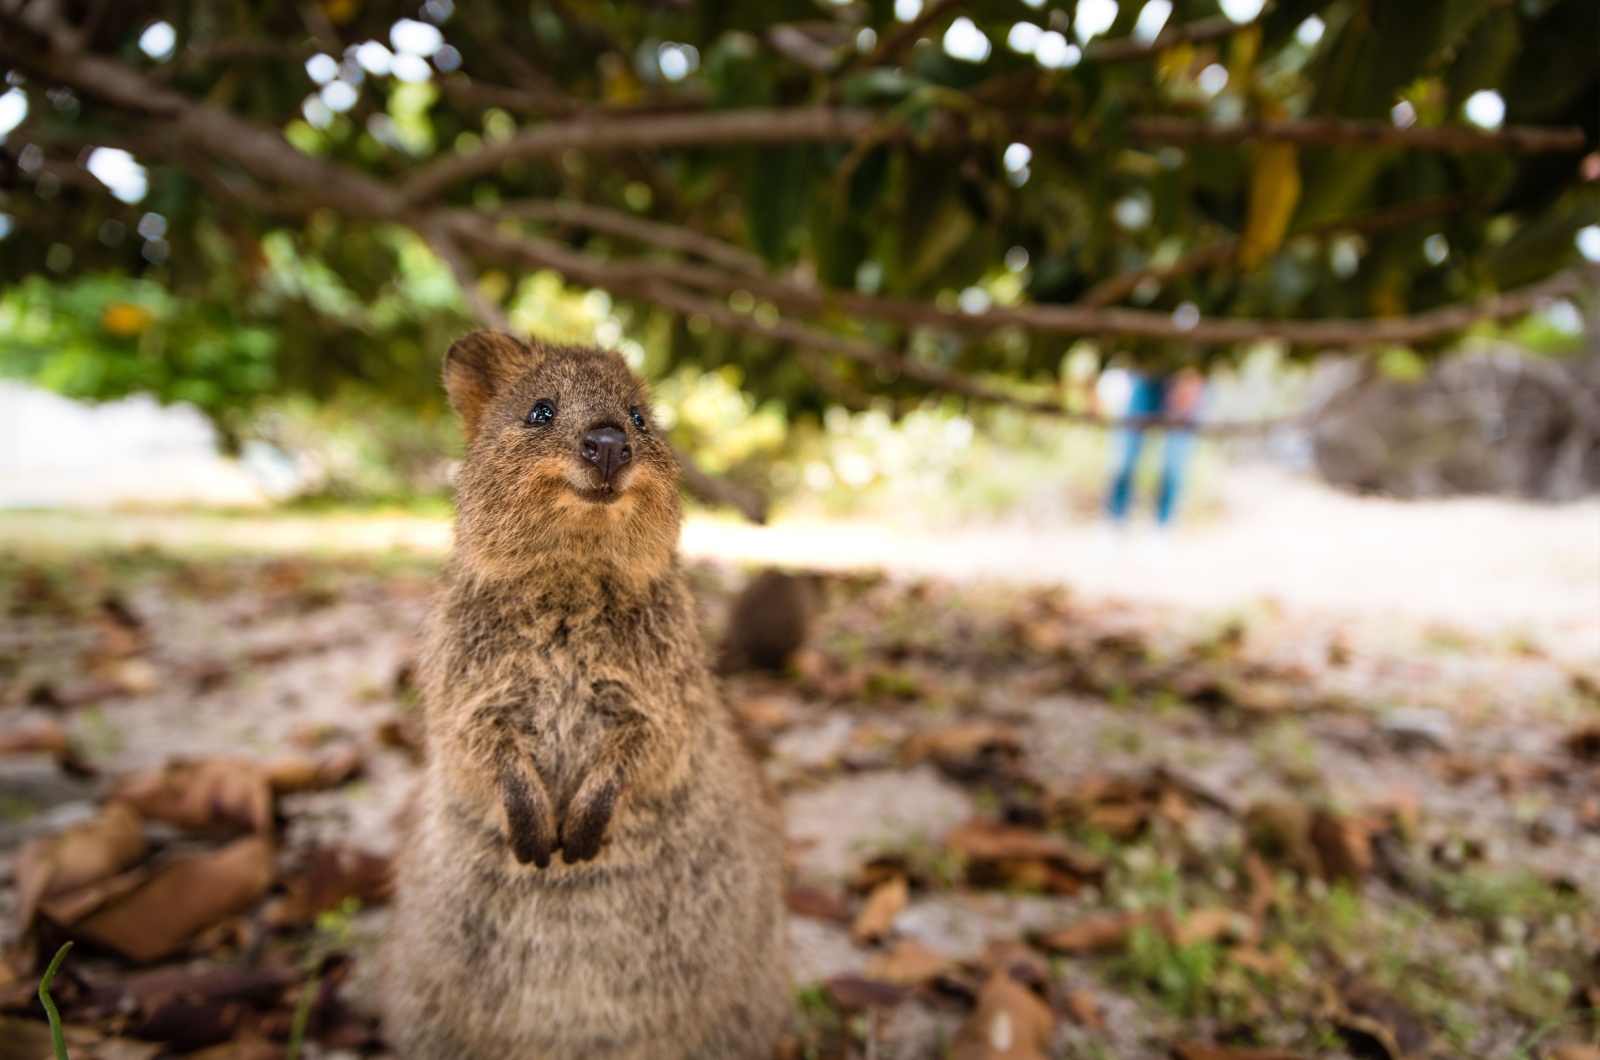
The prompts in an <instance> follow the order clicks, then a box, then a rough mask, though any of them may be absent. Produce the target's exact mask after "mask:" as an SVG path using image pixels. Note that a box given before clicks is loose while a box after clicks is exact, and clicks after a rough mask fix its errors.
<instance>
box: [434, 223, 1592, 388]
mask: <svg viewBox="0 0 1600 1060" xmlns="http://www.w3.org/2000/svg"><path fill="white" fill-rule="evenodd" d="M448 215H449V216H450V217H452V218H454V221H453V222H452V223H453V224H455V225H456V226H457V231H458V232H459V233H461V238H463V239H467V240H469V241H478V242H483V241H485V240H487V239H489V238H490V233H491V232H493V226H492V225H491V224H490V222H489V220H488V218H485V217H483V216H481V215H478V214H476V213H475V212H474V211H470V210H453V211H448ZM486 229H488V231H486ZM494 238H496V239H498V238H501V237H499V235H498V233H494ZM515 242H516V243H517V245H518V246H519V247H520V248H521V249H520V250H519V253H520V254H521V255H522V256H523V258H524V261H525V263H527V264H529V265H531V266H532V267H534V268H548V269H554V270H555V271H557V272H560V273H562V274H563V275H565V276H567V277H568V278H569V279H572V280H575V281H576V282H579V283H585V284H589V285H591V286H596V287H603V288H605V289H607V290H610V291H612V292H613V293H618V292H619V290H620V293H622V294H624V295H629V294H632V295H633V296H635V297H638V296H640V295H639V292H641V291H645V290H653V289H657V286H658V285H667V287H668V288H678V289H682V288H685V287H687V288H694V289H699V290H703V291H710V292H714V293H717V294H722V295H728V294H731V293H733V292H735V291H740V290H743V291H747V292H749V293H751V294H753V295H754V296H755V297H757V298H763V299H766V300H767V301H770V302H772V303H773V304H774V305H776V306H777V307H778V308H779V309H782V310H786V311H788V312H790V313H803V314H808V315H826V314H829V313H831V312H843V313H845V314H847V315H850V316H854V317H858V318H861V319H867V320H885V321H891V322H893V323H897V324H902V325H905V326H908V327H932V328H939V329H943V330H947V331H955V332H989V331H992V330H993V329H994V328H996V327H999V326H1002V325H1015V326H1018V327H1023V328H1026V329H1028V330H1031V331H1035V332H1048V333H1054V334H1064V335H1124V336H1131V337H1137V338H1148V339H1165V340H1170V341H1177V342H1184V343H1189V344H1193V345H1197V346H1200V345H1225V344H1233V343H1243V342H1257V341H1261V340H1263V339H1276V340H1279V341H1283V342H1290V343H1296V344H1301V345H1309V346H1324V347H1347V346H1381V345H1390V344H1403V343H1414V342H1429V341H1432V340H1434V339H1438V338H1442V337H1445V336H1447V335H1451V334H1454V333H1456V332H1459V331H1462V330H1465V329H1466V328H1468V327H1470V326H1472V325H1473V324H1475V323H1478V322H1479V321H1482V320H1503V319H1506V318H1509V317H1514V316H1520V315H1522V314H1525V313H1528V312H1530V311H1531V310H1533V309H1536V308H1538V306H1539V305H1541V304H1542V303H1544V302H1547V301H1550V300H1552V299H1556V298H1561V297H1564V296H1566V295H1569V294H1573V293H1575V292H1577V291H1579V290H1583V289H1584V288H1586V287H1589V286H1592V285H1594V284H1595V283H1596V282H1597V281H1600V265H1587V266H1582V267H1579V268H1576V269H1572V270H1569V271H1567V272H1563V273H1559V274H1557V275H1555V276H1553V277H1550V278H1549V279H1546V280H1544V281H1543V282H1541V283H1537V284H1534V285H1532V286H1530V287H1525V288H1521V289H1520V290H1517V291H1510V292H1506V293H1503V294H1496V295H1493V296H1491V297H1489V298H1486V299H1483V300H1481V301H1479V302H1476V303H1471V304H1464V305H1456V306H1448V307H1443V308H1439V309H1433V310H1428V311H1425V312H1422V313H1418V314H1415V315H1412V316H1404V317H1385V318H1372V319H1342V318H1332V319H1325V320H1260V319H1245V318H1227V317H1215V318H1209V319H1207V318H1202V319H1200V320H1198V321H1195V322H1193V323H1190V322H1188V321H1183V320H1180V319H1177V318H1176V317H1175V316H1174V315H1173V314H1171V313H1163V312H1156V311H1151V310H1143V309H1121V308H1109V307H1103V306H1085V305H1076V304H1074V305H1055V304H1048V303H1046V304H1033V305H1020V306H993V307H991V308H990V309H989V310H988V311H987V312H983V313H966V312H963V311H961V310H959V309H943V308H940V307H939V306H937V305H932V304H929V303H927V302H919V301H913V300H911V299H905V298H887V297H880V296H872V295H862V294H857V293H854V292H849V291H826V290H822V289H819V288H814V287H802V286H800V285H799V284H796V283H794V282H792V281H788V280H779V279H774V278H770V277H767V276H764V275H755V274H748V273H746V274H736V273H728V272H724V271H722V270H720V269H713V268H708V267H706V266H703V265H696V264H693V263H690V262H673V261H644V260H639V259H630V260H621V261H616V260H612V261H608V260H605V259H602V258H598V257H594V256H593V255H589V254H586V253H584V252H582V251H576V250H573V249H572V248H570V247H567V246H564V245H561V244H558V243H555V242H552V241H550V240H544V239H539V238H537V237H529V236H524V237H522V238H520V239H517V240H515ZM643 297H644V298H645V300H647V301H649V300H654V298H653V297H652V296H651V295H649V294H644V295H643ZM730 312H731V310H730ZM733 316H734V318H736V319H741V320H742V319H745V318H744V316H743V314H738V313H735V314H733ZM714 319H715V318H714ZM837 352H844V351H843V350H840V351H837ZM846 356H851V354H849V353H846ZM870 363H881V362H879V361H872V362H870ZM912 363H913V364H914V362H912ZM911 371H912V369H907V374H908V375H909V374H910V372H911ZM913 378H914V376H913ZM935 385H938V384H935Z"/></svg>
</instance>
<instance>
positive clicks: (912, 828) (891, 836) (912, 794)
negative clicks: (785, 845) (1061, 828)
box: [784, 765, 974, 884]
mask: <svg viewBox="0 0 1600 1060" xmlns="http://www.w3.org/2000/svg"><path fill="white" fill-rule="evenodd" d="M973 812H974V810H973V804H972V800H971V798H969V797H968V795H967V793H966V792H964V791H962V790H961V789H960V788H958V787H956V786H955V785H954V784H952V783H950V782H949V781H947V780H944V779H943V778H942V777H940V775H939V774H938V773H937V772H936V771H935V770H934V769H933V768H932V767H931V766H926V765H924V766H918V767H917V768H915V769H908V770H881V771H878V772H872V773H860V774H856V775H853V776H847V777H844V778H842V779H840V780H837V781H834V782H832V783H830V784H828V785H826V786H824V787H821V788H817V789H815V790H811V791H803V792H798V793H796V794H794V795H791V796H790V797H789V798H788V799H787V800H785V804H784V816H785V819H786V820H787V821H788V829H789V838H790V840H791V841H792V842H793V843H794V844H795V845H796V846H797V847H798V848H799V850H798V852H797V854H796V866H795V869H796V876H797V877H798V878H799V879H802V880H806V881H808V882H815V883H822V884H827V883H838V882H842V881H844V880H846V879H849V878H850V877H851V876H852V875H853V874H854V873H855V871H856V869H857V868H858V867H859V866H860V864H861V862H862V861H864V860H865V859H866V858H868V857H870V856H871V855H872V854H874V853H876V852H880V851H885V850H891V851H892V850H904V849H906V848H907V847H909V846H913V845H916V844H919V843H920V844H927V845H928V846H930V847H936V846H938V845H939V842H940V840H942V839H943V837H944V834H945V833H946V832H948V831H949V830H950V829H951V828H954V827H955V826H956V825H958V824H960V823H961V822H962V821H964V820H966V819H967V818H969V817H971V816H972V814H973Z"/></svg>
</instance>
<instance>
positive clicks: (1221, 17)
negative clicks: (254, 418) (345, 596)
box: [0, 0, 1600, 417]
mask: <svg viewBox="0 0 1600 1060" xmlns="http://www.w3.org/2000/svg"><path fill="white" fill-rule="evenodd" d="M1241 6H1244V7H1250V6H1252V5H1250V4H1248V3H1245V2H1244V0H1235V2H1232V3H1229V4H1227V5H1226V7H1227V8H1228V12H1227V13H1224V12H1223V11H1222V10H1220V9H1219V7H1218V5H1217V4H1216V3H1214V2H1212V0H1173V2H1171V3H1166V2H1165V0H1148V2H1145V3H1140V2H1139V0H1126V2H1123V3H1121V4H1120V5H1119V4H1114V3H1110V2H1109V0H1038V2H1037V3H1035V2H1034V0H1026V2H1025V0H972V2H968V3H955V2H950V0H924V2H923V3H921V4H919V3H916V2H915V0H898V2H895V3H890V2H888V0H873V2H868V0H853V2H850V3H834V2H826V0H747V2H745V3H740V4H730V3H723V2H704V3H687V2H670V0H659V2H653V3H611V2H603V0H531V2H526V0H525V2H519V3H508V4H461V5H460V6H459V7H457V6H455V5H453V4H452V3H451V2H450V0H429V2H428V3H425V4H421V5H419V4H417V3H415V2H405V3H390V2H375V0H321V2H320V3H310V4H302V5H285V4H277V3H268V2H264V0H230V2H227V3H224V2H221V0H125V2H121V3H116V4H108V3H102V2H97V0H0V67H4V68H5V69H6V70H8V71H9V73H8V81H9V83H10V85H11V86H12V87H11V89H10V95H8V96H7V97H6V98H7V100H8V101H9V102H8V104H6V105H9V106H10V107H11V108H12V112H13V113H15V112H16V111H17V110H19V109H20V104H21V102H22V101H25V102H26V116H25V118H24V119H23V120H22V121H21V123H20V124H19V125H18V126H17V127H16V128H15V129H13V130H12V131H11V132H10V133H9V135H7V136H6V137H5V139H4V143H3V151H4V156H3V158H0V167H3V168H0V182H3V184H4V187H5V191H4V195H5V198H4V203H3V207H0V208H3V210H4V213H5V217H6V219H5V220H4V221H3V222H0V227H3V229H4V230H5V231H6V235H5V238H4V240H3V242H0V249H3V253H0V283H3V284H4V285H6V287H5V289H6V293H5V295H4V300H3V302H0V307H3V308H0V336H3V342H4V344H5V345H6V352H5V354H4V358H5V360H6V361H7V363H9V364H10V365H11V366H12V367H13V368H17V367H19V366H20V367H21V368H22V369H23V370H26V371H29V372H32V373H34V374H37V375H38V376H39V377H41V378H43V379H45V380H46V381H48V382H50V383H52V384H53V385H56V386H59V387H61V388H63V389H66V390H69V391H72V392H75V393H80V394H84V395H88V396H109V395H113V394H118V393H124V392H127V391H129V390H134V389H139V390H150V391H154V392H156V393H158V394H160V395H162V396H164V397H170V398H183V399H187V400H193V401H195V402H197V403H198V404H200V405H201V406H202V407H204V408H207V409H209V410H211V411H212V412H213V413H214V414H216V415H218V416H219V417H221V416H225V415H226V414H227V413H228V412H229V411H230V410H235V409H241V408H247V407H248V406H249V405H250V404H251V403H252V401H254V400H255V398H256V397H258V396H259V395H262V394H269V393H281V392H285V391H301V392H307V393H310V394H313V395H328V394H332V393H335V392H337V391H339V390H341V389H348V388H351V387H368V388H373V389H374V390H376V391H378V392H380V393H381V394H382V395H383V396H384V397H385V398H386V399H387V400H390V401H394V402H398V403H403V404H410V405H415V406H417V407H424V406H426V405H427V404H428V403H429V402H431V401H434V400H436V398H434V397H433V396H432V395H433V390H434V386H433V378H434V377H433V365H434V363H435V362H436V358H437V356H438V353H439V351H440V350H441V349H442V348H443V347H444V345H446V344H447V342H448V338H449V337H450V336H451V335H452V334H454V333H455V332H457V331H459V330H460V329H462V328H464V327H465V326H467V323H468V316H467V315H466V312H467V308H466V307H470V311H471V314H472V315H474V316H476V317H477V318H478V319H480V320H483V321H489V322H493V321H496V320H499V319H502V318H503V314H504V312H505V306H506V305H507V304H508V303H509V301H510V299H511V296H512V295H513V293H514V292H515V291H516V289H517V287H518V284H517V282H516V279H515V278H519V277H522V276H525V275H527V274H529V273H532V272H536V271H539V270H553V271H554V272H556V273H558V274H560V275H561V276H563V277H564V278H565V279H566V280H567V281H568V282H569V283H571V284H573V285H575V286H578V287H599V288H603V289H605V290H606V291H608V292H609V293H610V294H611V295H612V296H613V297H614V299H615V305H616V307H617V311H618V312H619V314H620V315H621V318H622V320H623V322H624V323H625V325H626V326H627V327H628V329H629V330H630V331H631V332H632V333H633V334H635V335H639V336H645V335H648V336H650V341H649V342H648V345H649V347H650V350H651V352H652V354H654V355H655V357H656V358H657V361H656V363H655V365H654V367H656V368H657V369H659V370H666V369H670V368H671V367H673V366H674V365H676V364H678V363H682V362H692V363H695V364H698V365H703V366H715V365H720V364H736V365H738V366H740V368H741V369H742V370H743V372H744V378H745V380H746V385H747V386H749V387H750V388H751V389H752V390H754V391H755V392H757V393H758V394H761V395H762V396H767V397H771V396H776V397H779V398H781V399H783V400H784V401H786V402H787V403H788V404H789V406H790V407H791V408H804V407H817V406H820V405H822V404H825V403H827V402H830V401H843V402H846V403H849V402H853V401H858V400H864V399H865V398H866V397H867V396H868V395H873V394H889V395H915V394H918V393H922V392H925V391H926V390H928V389H930V388H932V389H945V390H953V391H956V392H958V393H966V394H968V395H971V396H977V397H999V398H1011V399H1015V398H1017V397H1018V396H1019V395H1021V396H1024V397H1027V399H1028V400H1032V401H1035V403H1036V404H1038V405H1039V406H1040V407H1048V406H1049V405H1050V404H1051V403H1052V401H1053V400H1054V399H1052V398H1051V397H1050V396H1049V393H1050V392H1049V391H1048V390H1046V389H1041V384H1042V385H1044V386H1048V384H1050V383H1051V382H1052V381H1053V380H1054V377H1055V373H1056V371H1057V369H1058V366H1059V365H1060V363H1061V359H1062V356H1063V353H1064V352H1065V351H1066V349H1067V348H1068V347H1069V346H1070V344H1071V343H1072V342H1074V341H1076V340H1077V339H1078V338H1079V337H1081V336H1083V335H1094V336H1102V337H1104V338H1105V339H1106V340H1107V341H1108V342H1113V343H1115V344H1116V347H1117V348H1118V349H1119V350H1124V351H1127V352H1128V353H1130V354H1131V355H1133V356H1135V357H1136V358H1140V359H1145V360H1151V361H1160V362H1164V363H1178V362H1202V363H1204V362H1209V361H1210V360H1212V359H1215V358H1218V357H1227V356H1229V355H1230V354H1231V352H1232V350H1234V349H1235V348H1236V347H1238V346H1239V345H1240V344H1241V343H1245V342H1248V341H1252V340H1254V339H1258V338H1264V337H1280V338H1282V339H1283V340H1285V341H1286V342H1287V343H1288V344H1289V345H1290V346H1291V347H1292V348H1294V349H1297V350H1300V351H1307V352H1314V351H1316V350H1319V349H1323V348H1327V347H1330V346H1359V345H1383V344H1385V343H1395V342H1399V343H1405V344H1409V345H1412V346H1414V347H1417V348H1421V349H1431V348H1434V347H1436V346H1437V345H1439V344H1440V343H1443V342H1446V341H1448V340H1449V339H1450V338H1452V337H1453V336H1455V335H1457V334H1459V333H1460V332H1461V331H1462V330H1464V329H1466V328H1469V327H1471V326H1472V325H1473V324H1474V323H1475V322H1476V321H1477V320H1479V319H1481V318H1483V317H1486V316H1505V315H1511V314H1514V313H1516V312H1520V311H1526V310H1527V309H1529V308H1531V307H1533V306H1534V305H1536V304H1538V303H1539V301H1540V299H1541V298H1545V297H1549V296H1552V295H1561V294H1567V293H1571V292H1573V291H1576V290H1579V289H1583V288H1586V287H1588V286H1592V284H1593V280H1594V272H1593V266H1592V265H1585V264H1584V259H1583V256H1582V255H1581V254H1580V252H1579V250H1578V248H1577V246H1576V245H1575V236H1576V235H1577V233H1579V232H1580V230H1582V229H1584V228H1585V227H1586V226H1591V225H1595V224H1596V223H1600V180H1597V179H1596V178H1597V177H1600V174H1597V173H1596V172H1595V170H1596V168H1597V167H1596V163H1597V162H1600V156H1597V155H1596V154H1595V153H1594V152H1595V149H1596V145H1597V143H1600V108H1597V107H1596V106H1595V100H1596V98H1600V52H1597V50H1596V48H1595V47H1594V42H1595V40H1596V39H1600V5H1596V4H1594V3H1593V0H1516V2H1508V0H1405V2H1399V0H1273V2H1269V3H1268V4H1267V5H1266V6H1265V8H1264V10H1261V11H1260V12H1241V11H1240V10H1239V8H1240V7H1241ZM1162 11H1166V12H1167V17H1166V19H1165V20H1164V22H1163V21H1162V20H1160V19H1158V18H1157V17H1156V16H1157V15H1159V14H1160V13H1161V12H1162ZM1230 14H1231V15H1233V16H1234V18H1230V17H1229V15H1230ZM1246 16H1248V17H1246ZM1235 19H1237V21H1235ZM1158 29H1159V33H1157V32H1156V30H1158ZM1485 93H1492V95H1486V94H1485ZM1469 101H1472V104H1471V109H1470V112H1471V113H1472V115H1473V116H1474V117H1475V118H1476V119H1477V121H1478V122H1479V123H1480V124H1481V125H1487V126H1490V128H1487V129H1486V128H1480V127H1479V125H1474V124H1471V123H1469V122H1468V121H1467V120H1466V117H1465V116H1464V115H1465V114H1466V113H1467V111H1465V110H1464V108H1468V106H1469ZM1497 101H1498V102H1499V103H1501V104H1503V113H1502V114H1498V115H1497V114H1495V113H1494V111H1495V109H1496V108H1495V104H1496V102H1497ZM4 113H5V111H4V107H3V106H0V116H3V114H4ZM1502 122H1503V127H1500V126H1501V123H1502ZM105 149H113V150H114V151H123V152H127V153H128V155H129V156H131V158H129V159H124V158H122V156H119V155H115V154H110V155H108V154H106V153H105ZM97 151H98V153H97ZM129 162H135V163H136V164H135V165H129V164H128V163H129ZM138 167H144V168H143V170H142V174H143V175H142V181H143V184H144V185H145V187H144V188H142V189H141V188H140V187H139V186H138V185H139V183H140V179H141V178H140V172H141V171H140V170H139V168H138ZM1585 167H1588V168H1587V169H1586V168H1585ZM97 173H98V174H99V176H96V174H97ZM129 173H132V174H133V176H132V178H131V179H132V181H133V183H132V186H129V184H128V180H129V179H130V178H129V176H128V174H129ZM102 178H105V179H109V180H110V182H111V183H112V185H118V184H119V181H120V184H121V186H117V187H116V194H113V191H112V189H111V188H109V187H107V185H106V183H104V182H103V179H102ZM119 196H120V198H119ZM428 248H431V253H430V250H429V249H428ZM452 271H453V272H454V273H455V279H457V280H461V281H463V282H464V285H465V290H466V292H467V299H466V303H465V306H464V304H463V303H462V301H461V300H460V299H459V298H458V297H457V293H456V291H455V288H454V285H453V284H452V282H451V276H450V273H451V272H452ZM1530 284H1533V285H1539V286H1536V287H1535V288H1534V289H1533V290H1531V291H1524V292H1523V293H1522V294H1517V293H1513V294H1510V295H1505V294H1503V293H1502V292H1506V291H1511V290H1512V289H1517V288H1525V287H1526V285H1530ZM1029 395H1032V396H1031V397H1030V396H1029ZM1041 395H1042V396H1041Z"/></svg>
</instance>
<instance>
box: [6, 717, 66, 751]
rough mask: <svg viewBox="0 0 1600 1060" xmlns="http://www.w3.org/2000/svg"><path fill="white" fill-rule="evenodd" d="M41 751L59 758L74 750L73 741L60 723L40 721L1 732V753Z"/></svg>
mask: <svg viewBox="0 0 1600 1060" xmlns="http://www.w3.org/2000/svg"><path fill="white" fill-rule="evenodd" d="M41 751H42V752H44V753H46V754H52V755H55V756H56V757H57V758H64V757H66V756H67V755H68V754H70V753H71V752H72V742H71V741H70V740H68V739H67V732H66V730H65V729H63V728H62V727H61V726H60V725H59V724H58V723H56V722H53V721H40V722H35V723H34V724H32V725H21V726H18V727H17V728H15V729H10V730H8V731H6V732H5V733H0V754H21V753H25V752H41Z"/></svg>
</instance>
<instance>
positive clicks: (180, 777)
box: [112, 757, 272, 834]
mask: <svg viewBox="0 0 1600 1060" xmlns="http://www.w3.org/2000/svg"><path fill="white" fill-rule="evenodd" d="M112 797H113V798H118V799H123V800H125V801H127V802H129V803H131V804H132V805H133V806H134V807H135V808H136V809H137V810H138V811H139V812H140V813H142V814H144V815H145V816H146V817H153V818H155V819H156V820H159V821H166V822H168V823H169V824H175V825H177V826H178V827H180V828H191V829H194V830H196V831H202V832H212V833H223V834H229V833H238V832H257V833H263V834H264V833H266V832H269V831H271V829H272V789H271V787H270V786H269V785H268V783H267V777H266V774H265V773H263V772H262V771H261V768H260V767H259V766H257V765H256V764H255V763H253V762H250V761H247V760H245V759H242V758H225V757H218V758H204V759H196V760H180V761H176V762H173V763H171V764H169V765H168V766H166V768H164V769H157V770H151V771H150V772H147V773H139V774H137V775H135V776H132V777H129V778H128V779H127V780H125V781H123V782H122V783H121V784H119V785H117V787H116V788H115V790H113V792H112Z"/></svg>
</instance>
